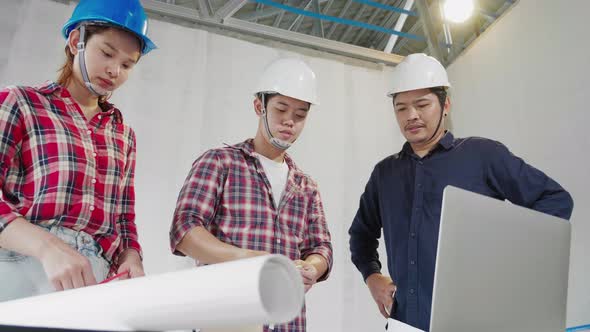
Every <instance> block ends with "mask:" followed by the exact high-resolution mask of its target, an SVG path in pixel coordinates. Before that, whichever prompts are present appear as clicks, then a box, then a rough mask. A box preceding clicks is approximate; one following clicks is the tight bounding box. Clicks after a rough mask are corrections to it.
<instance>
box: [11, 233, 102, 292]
mask: <svg viewBox="0 0 590 332" xmlns="http://www.w3.org/2000/svg"><path fill="white" fill-rule="evenodd" d="M46 229H47V231H49V232H50V233H52V234H53V235H55V236H57V237H58V238H60V239H61V240H62V241H64V242H65V243H66V244H68V245H69V246H71V247H72V248H74V249H76V250H77V251H78V252H79V253H80V254H81V255H83V256H84V257H86V258H87V259H88V260H89V261H90V265H91V266H92V272H93V273H94V277H95V278H96V281H97V282H100V281H102V280H104V279H105V278H106V276H107V274H108V272H109V268H110V266H109V263H108V262H107V261H106V260H105V259H104V258H103V256H102V248H101V247H100V246H99V245H98V243H97V242H96V241H94V239H93V238H92V236H90V235H89V234H87V233H84V232H79V231H75V230H72V229H69V228H64V227H60V226H52V227H50V228H46ZM23 240H25V241H26V239H23ZM0 276H1V278H0V302H2V301H9V300H15V299H19V298H23V297H28V296H35V295H41V294H46V293H50V292H53V291H55V288H54V287H53V285H52V284H51V282H50V281H49V279H48V278H47V275H46V274H45V270H44V269H43V265H41V262H40V261H39V260H38V259H36V258H35V257H31V256H25V255H21V254H19V253H17V252H14V251H10V250H6V249H2V248H0Z"/></svg>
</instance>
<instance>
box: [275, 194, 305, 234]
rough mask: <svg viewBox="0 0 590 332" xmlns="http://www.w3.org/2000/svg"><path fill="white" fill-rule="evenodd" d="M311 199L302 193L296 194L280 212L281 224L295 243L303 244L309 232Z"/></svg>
mask: <svg viewBox="0 0 590 332" xmlns="http://www.w3.org/2000/svg"><path fill="white" fill-rule="evenodd" d="M308 207H309V199H308V198H307V197H305V195H303V194H302V193H295V194H294V195H293V197H291V199H289V200H288V201H287V202H286V203H285V205H284V206H283V207H282V209H281V211H280V220H281V224H282V225H285V226H286V227H284V229H285V231H286V233H287V235H288V236H289V237H290V238H291V239H292V240H294V242H295V243H298V244H299V243H301V242H303V239H304V237H305V232H306V230H307V218H308V211H307V210H308Z"/></svg>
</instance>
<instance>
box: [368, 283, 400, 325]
mask: <svg viewBox="0 0 590 332" xmlns="http://www.w3.org/2000/svg"><path fill="white" fill-rule="evenodd" d="M366 283H367V286H368V287H369V290H370V291H371V295H372V296H373V300H375V302H376V303H377V306H378V307H379V311H380V312H381V314H382V315H383V317H385V318H389V313H390V312H391V307H392V306H393V294H394V293H395V289H396V287H395V285H394V284H393V280H391V278H390V277H387V276H384V275H382V274H381V273H373V274H371V275H370V276H369V277H368V278H367V280H366Z"/></svg>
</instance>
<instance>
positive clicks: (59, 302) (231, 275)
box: [0, 255, 304, 331]
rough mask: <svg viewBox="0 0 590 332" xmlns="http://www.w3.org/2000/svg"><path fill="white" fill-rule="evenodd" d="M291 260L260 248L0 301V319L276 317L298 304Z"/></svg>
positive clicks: (106, 326) (180, 324) (163, 324)
mask: <svg viewBox="0 0 590 332" xmlns="http://www.w3.org/2000/svg"><path fill="white" fill-rule="evenodd" d="M303 299H304V291H303V283H302V280H301V276H300V274H299V272H298V271H297V269H296V268H295V265H294V264H293V263H292V262H291V261H290V260H289V259H288V258H287V257H284V256H280V255H268V256H260V257H255V258H250V259H244V260H239V261H233V262H228V263H221V264H214V265H208V266H203V267H198V268H192V269H189V270H183V271H176V272H170V273H165V274H160V275H153V276H146V277H143V278H136V279H130V280H123V281H118V282H113V283H107V284H102V285H96V286H90V287H84V288H79V289H74V290H68V291H62V292H56V293H52V294H47V295H42V296H36V297H29V298H25V299H20V300H14V301H8V302H3V303H0V325H16V326H33V327H50V328H67V329H86V330H109V331H133V330H141V331H162V330H180V329H194V328H207V327H229V326H244V325H256V324H263V323H284V322H288V321H290V320H292V319H293V318H295V317H296V316H297V315H298V314H299V313H300V311H301V308H302V306H303Z"/></svg>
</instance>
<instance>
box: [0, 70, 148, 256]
mask: <svg viewBox="0 0 590 332" xmlns="http://www.w3.org/2000/svg"><path fill="white" fill-rule="evenodd" d="M109 106H110V109H109V110H108V111H105V112H101V113H99V114H97V115H95V116H94V117H93V118H92V120H90V121H89V122H88V121H87V119H86V117H85V116H84V113H83V112H82V110H81V109H80V107H79V106H78V104H77V103H76V102H75V101H74V99H73V98H72V97H71V95H70V94H69V92H68V91H67V90H66V89H65V88H63V87H61V86H60V85H58V84H56V83H51V82H49V83H47V84H45V85H42V86H39V87H8V88H6V89H4V90H0V137H1V141H0V185H1V186H2V197H1V199H0V232H1V231H2V230H4V228H5V227H6V226H7V225H8V224H9V223H10V222H12V221H13V220H14V219H16V218H17V217H24V218H25V219H27V220H28V221H30V222H31V223H33V224H37V225H41V226H53V225H60V226H63V227H67V228H71V229H74V230H77V231H84V232H86V233H88V234H90V235H91V236H92V237H93V238H94V239H95V240H96V241H97V242H98V243H99V244H100V246H101V247H102V249H103V255H104V256H105V258H106V259H107V260H109V261H112V260H113V258H115V259H116V258H117V256H118V254H119V253H120V252H122V251H123V250H124V249H127V248H133V249H136V250H137V251H138V252H140V250H141V249H140V246H139V243H138V242H137V229H136V227H135V211H134V205H135V203H134V202H135V192H134V187H133V178H134V170H135V134H134V132H133V130H132V129H131V128H130V127H128V126H126V125H124V124H123V119H122V116H121V112H119V110H118V109H116V108H114V107H113V106H112V105H109Z"/></svg>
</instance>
